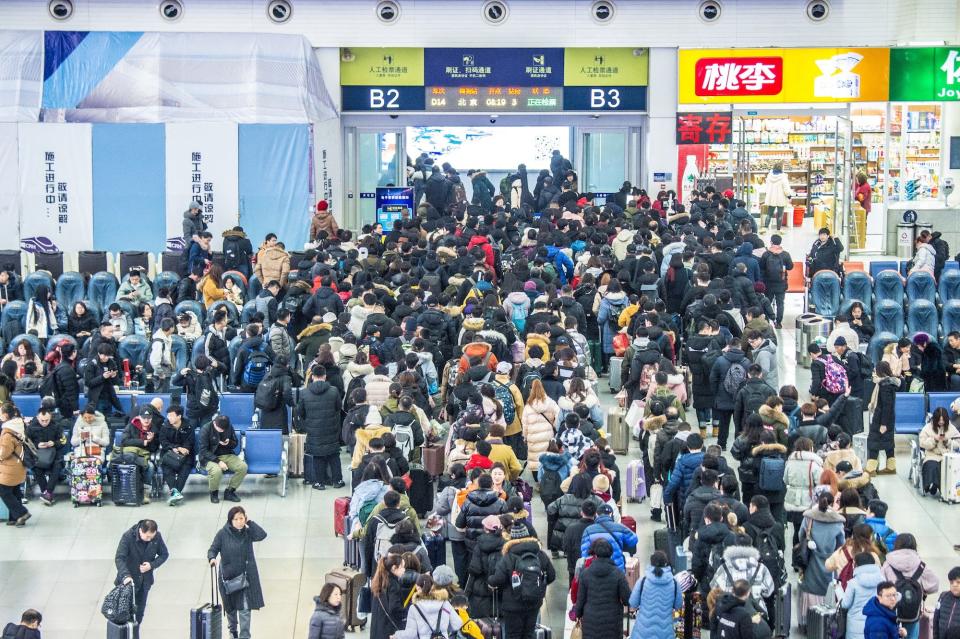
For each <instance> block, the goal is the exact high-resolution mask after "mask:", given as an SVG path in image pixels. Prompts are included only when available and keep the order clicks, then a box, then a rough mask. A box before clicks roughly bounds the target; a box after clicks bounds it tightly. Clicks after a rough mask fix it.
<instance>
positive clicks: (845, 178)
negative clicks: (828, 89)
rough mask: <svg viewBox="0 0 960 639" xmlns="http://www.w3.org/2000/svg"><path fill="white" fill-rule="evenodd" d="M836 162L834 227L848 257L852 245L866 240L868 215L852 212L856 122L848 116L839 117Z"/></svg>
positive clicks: (862, 246) (859, 246)
mask: <svg viewBox="0 0 960 639" xmlns="http://www.w3.org/2000/svg"><path fill="white" fill-rule="evenodd" d="M834 162H835V165H834V181H833V201H834V218H833V229H834V235H836V236H837V237H839V238H840V241H841V242H843V246H844V259H846V258H847V257H849V256H850V249H851V248H855V249H862V248H865V246H864V245H865V243H866V228H865V224H866V218H865V217H864V218H858V217H857V216H855V215H852V214H851V208H850V207H851V201H852V199H853V197H852V196H853V123H852V121H851V120H850V118H848V117H842V116H838V117H837V142H836V146H835V148H834ZM851 242H852V243H853V244H852V245H851Z"/></svg>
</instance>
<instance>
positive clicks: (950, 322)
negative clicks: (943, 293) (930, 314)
mask: <svg viewBox="0 0 960 639" xmlns="http://www.w3.org/2000/svg"><path fill="white" fill-rule="evenodd" d="M940 326H941V328H942V329H943V334H944V335H949V334H950V333H951V332H953V331H960V299H955V300H948V301H946V302H944V303H943V308H941V309H940Z"/></svg>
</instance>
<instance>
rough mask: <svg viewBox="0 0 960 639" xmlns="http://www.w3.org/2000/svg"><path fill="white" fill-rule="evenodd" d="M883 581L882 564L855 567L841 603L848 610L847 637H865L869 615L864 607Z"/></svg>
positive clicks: (847, 638)
mask: <svg viewBox="0 0 960 639" xmlns="http://www.w3.org/2000/svg"><path fill="white" fill-rule="evenodd" d="M881 581H883V575H882V574H881V573H880V566H878V565H876V564H866V565H864V566H856V567H855V568H854V569H853V578H852V579H850V581H848V582H847V588H846V590H844V591H843V601H842V602H841V605H842V606H843V607H844V608H845V609H846V610H847V634H846V639H864V635H863V630H864V624H865V623H866V621H867V617H866V615H865V614H864V612H863V609H864V607H865V606H866V605H867V602H869V601H870V600H871V599H873V598H874V597H875V596H876V594H877V584H879V583H880V582H881Z"/></svg>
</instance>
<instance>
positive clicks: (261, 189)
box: [214, 124, 313, 251]
mask: <svg viewBox="0 0 960 639" xmlns="http://www.w3.org/2000/svg"><path fill="white" fill-rule="evenodd" d="M239 139H240V152H239V157H240V165H239V172H238V173H239V176H240V182H239V192H240V225H241V226H242V227H243V230H244V231H245V232H246V234H247V236H248V237H249V238H250V241H251V242H252V243H253V245H254V246H258V245H259V243H260V242H261V241H262V240H263V238H264V236H265V235H266V234H267V233H276V234H277V237H278V238H279V239H280V241H281V242H283V243H284V245H285V246H286V247H287V250H288V251H294V250H300V249H302V248H303V245H304V244H305V243H306V241H307V237H308V231H309V228H310V218H311V216H312V214H313V200H312V196H311V194H310V168H311V163H310V126H309V125H307V124H241V125H240V130H239ZM219 245H220V242H219V241H215V242H214V246H219Z"/></svg>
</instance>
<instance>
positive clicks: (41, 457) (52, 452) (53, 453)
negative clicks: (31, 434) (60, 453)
mask: <svg viewBox="0 0 960 639" xmlns="http://www.w3.org/2000/svg"><path fill="white" fill-rule="evenodd" d="M56 460H57V449H56V447H54V446H51V447H49V448H38V449H37V461H36V463H35V464H34V466H35V467H36V468H39V469H41V470H49V469H50V468H53V464H54V462H55V461H56Z"/></svg>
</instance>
